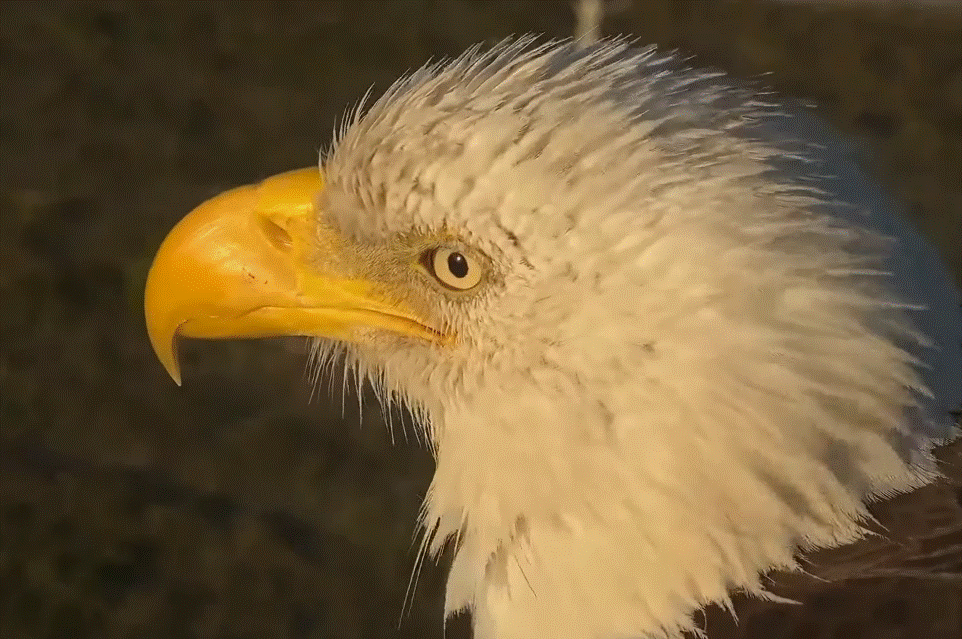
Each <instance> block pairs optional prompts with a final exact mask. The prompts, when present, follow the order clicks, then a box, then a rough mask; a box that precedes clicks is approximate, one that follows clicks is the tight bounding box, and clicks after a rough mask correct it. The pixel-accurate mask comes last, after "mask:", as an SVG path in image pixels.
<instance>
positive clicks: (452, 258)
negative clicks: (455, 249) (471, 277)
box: [448, 253, 468, 279]
mask: <svg viewBox="0 0 962 639" xmlns="http://www.w3.org/2000/svg"><path fill="white" fill-rule="evenodd" d="M448 270H449V271H451V275H453V276H455V277H457V278H459V279H460V278H462V277H465V276H466V275H467V274H468V260H466V259H465V257H464V256H463V255H461V254H460V253H451V254H450V255H448Z"/></svg>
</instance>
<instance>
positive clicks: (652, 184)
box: [145, 39, 962, 639]
mask: <svg viewBox="0 0 962 639" xmlns="http://www.w3.org/2000/svg"><path fill="white" fill-rule="evenodd" d="M145 308H146V314H147V323H148V329H149V336H150V339H151V342H152V344H153V347H154V349H155V350H156V352H157V353H158V355H159V357H160V359H161V361H162V362H163V364H164V365H165V366H166V368H167V370H168V371H169V372H170V374H171V375H172V376H173V377H174V379H175V380H176V381H177V382H178V383H179V382H180V371H179V368H178V364H177V357H176V344H175V340H176V339H177V338H178V337H195V338H231V337H259V336H276V335H304V336H313V337H315V338H316V340H317V341H316V348H317V349H318V358H319V359H321V360H324V359H326V358H331V357H335V356H343V357H345V358H347V361H348V362H349V363H350V365H351V366H352V367H353V368H354V369H355V370H357V371H358V373H359V374H360V375H362V376H363V377H365V378H367V379H369V380H371V382H372V383H373V385H374V387H375V389H376V390H377V391H378V392H379V393H380V394H381V395H382V396H385V397H394V398H400V399H401V400H402V401H403V402H405V403H406V404H407V405H408V406H409V407H410V408H411V410H412V411H413V412H414V414H415V415H416V416H417V417H418V418H419V424H420V427H421V428H423V429H424V431H425V434H426V437H427V440H428V441H429V442H430V444H431V446H432V449H433V452H434V454H435V456H436V461H437V469H436V473H435V475H434V478H433V481H432V483H431V486H430V490H429V493H428V495H427V497H426V500H425V503H424V507H423V521H422V524H423V528H424V531H425V534H424V548H423V549H424V551H426V552H435V553H436V552H438V551H439V550H440V549H441V548H442V546H443V545H444V544H445V543H446V542H448V541H450V542H452V543H454V544H455V545H456V552H455V555H454V559H453V563H452V565H451V568H450V575H449V577H448V581H447V590H446V605H445V608H446V612H447V613H452V612H455V611H459V610H463V609H469V610H470V611H471V612H472V618H473V624H474V635H475V637H476V638H477V639H543V638H545V637H553V638H557V639H609V638H610V639H615V638H624V637H642V638H676V637H679V636H681V635H682V634H683V633H685V632H687V631H690V630H692V629H693V628H694V626H695V621H694V619H693V615H694V613H695V612H696V611H698V610H699V609H701V608H703V607H704V606H706V605H708V604H711V603H716V604H720V605H722V606H724V605H726V604H727V603H728V602H729V601H730V599H731V597H732V595H733V593H739V592H741V593H748V594H749V595H753V596H757V597H772V596H774V595H773V594H772V592H771V591H770V590H769V589H768V588H767V581H766V575H769V574H771V573H772V572H773V571H786V572H792V571H800V570H802V569H803V568H804V566H802V565H801V564H800V563H799V557H800V556H801V555H802V554H803V553H806V552H809V551H813V550H815V549H819V548H830V547H840V546H846V545H849V544H853V543H855V542H858V541H859V540H861V539H863V538H865V537H866V536H867V535H869V534H870V522H871V518H870V516H869V510H868V506H869V504H870V503H871V502H872V501H874V500H878V499H880V498H886V497H891V496H893V495H896V494H899V493H906V492H908V491H913V490H916V489H919V488H920V487H923V486H926V485H927V484H931V483H932V482H934V481H937V480H938V477H939V473H940V469H939V467H938V465H937V464H936V463H935V462H934V461H933V455H932V451H933V450H934V448H935V447H936V446H938V445H940V444H943V443H946V442H948V441H950V440H951V439H952V437H953V436H954V430H953V424H952V420H951V418H950V412H951V411H952V410H954V409H956V408H957V407H958V405H959V403H960V395H962V353H960V342H962V319H960V312H959V294H958V291H957V290H956V288H955V286H954V284H953V283H952V282H951V280H950V278H949V276H948V275H947V273H946V271H945V269H944V267H943V266H942V265H941V263H940V261H939V259H938V257H937V255H936V254H935V252H934V250H933V249H932V248H930V247H929V246H928V245H927V244H926V243H925V242H924V241H923V240H922V239H921V237H920V236H919V235H918V234H917V233H916V232H915V231H914V230H913V229H912V227H911V226H910V224H909V223H908V222H907V221H906V220H905V219H903V218H902V217H900V216H899V214H898V212H897V208H896V207H895V205H894V204H893V203H892V202H891V201H890V200H889V199H887V198H886V197H885V196H884V194H883V193H882V192H881V191H880V190H879V189H878V187H876V186H874V185H873V184H872V183H871V182H870V181H869V180H868V179H867V178H866V177H865V176H864V175H863V174H862V173H860V172H859V170H858V168H857V167H856V164H855V163H854V162H853V161H852V159H851V157H850V156H849V154H848V153H847V152H846V151H845V149H844V148H843V147H842V146H841V145H840V143H839V142H838V140H837V138H836V137H835V136H834V135H833V134H831V132H829V131H828V130H827V129H826V127H825V126H824V125H822V124H821V123H820V122H819V121H818V120H816V119H815V118H814V117H813V116H812V115H811V114H809V113H807V112H806V111H804V110H798V109H789V108H787V107H780V106H778V105H776V104H772V103H770V102H769V100H768V99H767V98H766V97H765V95H764V94H762V93H760V92H759V91H757V90H755V89H754V88H752V87H746V86H744V85H742V84H740V83H738V82H736V81H734V80H732V79H729V78H726V77H725V76H724V75H723V74H720V73H716V72H708V71H698V70H691V69H688V68H686V67H684V65H683V64H682V63H681V62H680V61H679V60H678V59H677V58H675V57H673V56H672V55H664V54H661V53H659V52H657V51H656V50H654V49H634V48H632V47H630V46H629V45H628V44H626V43H625V42H621V41H606V42H601V43H599V44H597V45H593V46H590V47H587V48H579V47H577V46H575V45H574V44H573V43H570V42H561V43H546V44H538V43H535V42H532V41H531V40H529V39H517V40H511V41H507V42H504V43H502V44H500V45H498V46H495V47H494V48H492V49H490V50H487V51H482V50H480V49H477V48H476V49H472V50H471V51H469V52H467V53H466V54H464V55H463V56H461V57H459V58H457V59H455V60H453V61H448V62H443V63H438V64H431V65H428V66H426V67H424V68H422V69H420V70H419V71H416V72H414V73H413V74H411V75H409V76H408V77H405V78H403V79H401V80H399V81H398V82H396V83H395V84H394V85H393V86H392V87H390V88H389V89H388V90H387V92H386V93H385V94H384V95H383V96H382V97H381V98H380V99H378V100H377V101H376V102H374V103H373V104H372V105H371V106H370V108H367V109H363V108H358V109H356V110H355V111H354V112H352V113H350V114H349V116H348V117H347V119H346V121H345V124H344V126H343V127H342V129H341V130H340V132H339V134H338V135H337V136H336V139H335V142H334V143H333V144H332V146H331V148H330V149H329V150H328V151H327V152H326V153H325V154H324V155H323V157H322V158H321V161H320V166H319V167H314V168H309V169H303V170H299V171H293V172H290V173H286V174H282V175H280V176H276V177H273V178H270V179H268V180H265V181H263V182H261V183H260V184H257V185H253V186H246V187H241V188H238V189H234V190H232V191H229V192H227V193H224V194H222V195H220V196H217V197H216V198H214V199H213V200H211V201H209V202H207V203H205V204H203V205H201V206H200V207H199V208H197V209H196V210H195V211H193V212H192V213H190V214H189V215H188V216H187V217H186V218H184V220H183V221H181V222H180V223H179V224H178V225H177V226H176V227H175V228H174V229H173V230H172V231H171V233H170V235H169V236H168V237H167V238H166V240H165V241H164V242H163V244H162V246H161V247H160V249H159V251H158V254H157V256H156V259H155V261H154V263H153V265H152V267H151V270H150V274H149V277H148V281H147V286H146V292H145Z"/></svg>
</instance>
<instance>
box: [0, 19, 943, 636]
mask: <svg viewBox="0 0 962 639" xmlns="http://www.w3.org/2000/svg"><path fill="white" fill-rule="evenodd" d="M875 4H876V3H873V2H862V3H852V2H849V3H843V6H837V5H834V4H831V3H815V4H812V3H806V2H793V3H785V4H780V3H774V2H720V1H718V2H710V1H696V0H692V1H687V0H681V1H677V2H666V1H662V2H656V1H650V2H649V1H646V0H634V1H633V2H629V1H627V0H622V1H616V2H613V3H612V5H613V8H614V9H616V10H617V11H616V12H614V13H612V14H611V15H609V16H608V17H607V19H606V20H605V22H604V25H603V30H604V32H605V33H606V34H618V33H626V34H632V35H634V36H636V37H637V38H638V39H639V41H640V42H641V43H658V44H660V45H663V46H665V47H669V48H676V47H677V48H681V49H683V50H685V51H687V52H689V53H691V54H694V55H695V56H696V57H695V60H694V62H695V63H696V64H709V65H716V66H720V67H722V68H724V69H726V70H728V71H730V72H732V73H734V74H736V75H739V76H741V77H749V78H758V77H761V79H762V80H763V81H764V82H765V83H767V84H769V85H771V86H772V87H774V88H776V89H778V90H779V91H782V92H784V93H787V94H790V95H794V96H799V97H804V98H811V99H815V100H817V101H818V102H819V103H820V104H821V106H822V110H823V112H824V114H825V116H826V117H827V118H829V119H830V120H832V121H833V122H835V123H836V124H837V125H838V126H839V127H840V128H841V129H842V130H844V131H846V132H847V133H849V134H851V135H853V136H856V138H858V139H859V140H861V141H862V142H863V143H864V144H863V147H864V149H865V151H866V158H867V161H868V163H869V166H870V168H871V170H872V171H874V172H876V174H877V175H879V176H880V178H881V179H882V180H884V181H885V183H886V184H887V185H889V187H890V188H891V189H892V190H893V191H894V192H895V193H897V194H898V195H899V197H900V198H901V199H902V200H903V202H904V204H905V207H906V209H907V210H908V211H909V212H910V213H911V214H912V216H914V217H915V219H916V220H917V221H918V224H919V225H920V227H921V228H922V229H923V231H925V232H926V233H927V234H928V235H929V236H930V237H931V238H932V239H933V241H934V242H935V243H936V244H937V245H938V246H939V247H940V248H941V249H942V250H943V254H944V255H945V258H946V261H947V263H949V264H950V265H951V268H952V269H953V272H954V273H955V275H956V277H957V278H958V279H959V280H960V281H962V267H960V260H962V257H960V246H962V6H960V5H958V4H956V5H950V6H948V7H944V6H943V7H941V8H938V7H935V8H933V7H921V6H918V5H912V6H894V5H887V6H886V7H882V8H879V7H877V6H873V5H875ZM883 4H884V3H883ZM896 4H898V3H896ZM903 4H904V3H903ZM573 28H574V17H573V13H572V11H571V7H570V6H569V3H568V2H567V1H564V0H557V1H555V0H507V1H484V0H479V1H471V0H405V1H394V0H380V1H353V0H331V1H327V2H305V3H290V2H287V3H266V2H265V3H259V2H258V3H253V2H251V3H247V2H233V3H226V2H225V3H208V2H189V3H186V2H185V3H148V2H129V3H64V4H58V3H49V2H30V3H22V2H3V3H0V637H3V638H4V639H6V638H15V639H21V638H23V639H34V638H37V639H39V638H51V639H52V638H55V637H56V638H65V639H66V638H77V639H82V638H87V637H109V638H141V637H142V638H158V639H168V638H170V639H175V638H176V639H188V638H195V637H196V638H204V639H208V638H211V639H213V638H218V639H228V638H232V639H233V638H236V639H240V638H248V637H249V638H252V639H259V638H268V639H273V638H282V637H291V638H301V637H321V638H325V639H328V638H329V639H354V638H377V637H400V638H414V637H417V638H422V637H423V638H432V637H441V636H442V632H443V627H442V619H441V593H442V590H443V576H444V572H445V568H446V567H445V566H444V565H443V564H444V562H442V566H440V567H437V566H433V565H430V564H429V565H427V566H426V567H425V568H424V570H423V572H422V575H421V578H420V581H419V583H418V584H417V587H416V588H415V589H414V590H413V598H412V599H411V600H410V601H409V602H408V603H409V605H408V606H407V607H405V593H406V591H407V589H408V583H409V576H410V572H411V569H412V566H413V564H414V548H413V539H414V535H415V518H416V513H417V509H418V505H419V503H420V500H421V498H422V496H423V494H424V491H425V488H426V486H427V484H428V481H429V478H430V474H431V470H432V464H431V459H430V457H429V455H428V454H427V453H426V452H425V451H424V450H422V449H421V448H419V447H418V446H417V445H416V444H415V443H414V442H407V441H404V439H403V437H402V438H399V440H398V441H396V442H393V443H392V441H391V439H390V437H389V434H388V432H387V429H386V428H384V427H383V423H382V418H381V415H380V411H379V409H378V408H377V407H376V406H375V404H374V402H373V401H367V402H366V403H365V406H364V409H363V414H359V409H358V402H357V398H356V396H355V395H353V394H352V393H351V391H350V390H348V391H346V392H342V390H341V387H340V381H339V380H334V384H333V385H334V390H333V391H332V392H327V385H326V384H325V385H323V386H322V389H321V392H319V393H315V394H314V395H313V397H312V393H311V385H310V383H309V381H308V380H307V379H306V378H305V374H304V370H305V357H304V353H303V345H302V344H300V343H299V342H292V341H283V340H278V341H269V342H257V343H255V342H240V343H204V344H193V343H188V344H186V348H184V350H183V361H184V369H185V370H184V378H185V382H186V383H185V385H184V387H183V388H177V387H175V386H174V384H173V383H172V382H171V380H170V379H169V378H168V377H167V375H166V373H165V372H164V371H163V369H162V368H161V366H160V364H159V363H158V362H157V361H156V360H155V358H154V356H153V353H152V352H151V350H150V346H149V344H148V341H147V337H146V334H145V329H144V321H143V312H142V291H143V283H144V278H145V276H146V269H147V267H148V265H149V261H150V259H151V256H152V254H153V252H154V251H155V249H156V247H157V246H158V244H159V242H160V240H161V239H162V238H163V236H164V234H165V233H166V232H167V231H168V230H169V229H170V228H171V226H173V224H174V223H175V222H176V221H177V220H178V219H179V218H180V217H181V216H182V215H184V214H185V213H186V212H187V211H188V210H189V209H191V208H192V207H193V206H194V205H195V204H197V203H199V202H200V201H202V200H204V199H205V198H207V197H209V196H211V195H213V194H215V193H216V192H218V191H220V190H223V189H225V188H228V187H231V186H234V185H238V184H242V183H247V182H250V181H253V180H257V179H259V178H262V177H266V176H268V175H271V174H274V173H276V172H279V171H282V170H286V169H289V168H293V167H299V166H306V165H310V164H312V163H314V162H315V161H316V157H317V151H318V149H319V148H321V147H323V146H324V145H325V144H326V143H327V141H328V140H329V136H330V133H331V131H332V130H333V129H334V127H335V125H337V124H338V122H339V117H340V114H341V113H342V112H343V111H344V110H345V108H347V107H349V106H351V105H352V104H354V103H355V102H356V101H357V100H358V99H359V98H360V97H361V95H362V94H363V93H364V92H365V91H366V90H367V89H368V88H369V87H371V86H372V85H373V86H374V93H375V94H377V93H379V92H380V91H381V90H383V89H384V88H385V87H386V86H387V85H388V84H389V83H390V82H391V81H392V80H393V79H395V78H396V77H397V76H398V75H400V74H401V73H403V72H404V71H406V70H410V69H413V68H415V67H417V66H419V65H421V64H422V63H424V62H425V61H427V60H428V59H429V58H432V57H435V58H436V57H438V56H444V55H455V54H457V53H460V52H461V51H462V50H463V49H464V48H466V47H467V46H468V45H470V44H472V43H474V42H477V41H488V42H493V41H496V40H498V39H500V38H502V37H504V36H507V35H510V34H517V33H526V32H535V33H544V34H547V35H549V36H554V37H566V36H569V35H570V34H571V33H572V30H573ZM767 72H770V73H771V74H770V75H765V76H761V74H763V73H767ZM368 400H370V398H368ZM960 624H962V591H960V588H959V586H957V585H956V586H952V585H947V584H940V583H936V582H920V581H886V582H880V581H874V582H862V583H857V584H849V585H846V586H844V587H840V588H837V589H835V590H832V591H829V592H827V593H825V594H822V595H820V596H819V597H817V598H816V599H815V600H813V601H810V602H808V605H807V606H805V607H804V608H799V607H791V606H782V607H778V608H775V609H770V610H767V611H766V612H765V613H764V614H761V615H756V616H751V615H749V616H746V617H744V618H743V619H742V624H741V630H740V631H739V632H742V633H743V635H744V636H745V637H754V638H765V639H769V638H771V639H778V638H788V637H792V638H796V639H810V638H811V639H843V638H844V639H858V638H861V639H958V637H960V636H962V625H960ZM466 628H467V624H466V623H465V620H458V621H455V622H454V623H450V624H448V626H447V636H448V637H452V638H457V637H466V636H468V633H467V630H466ZM728 636H729V635H727V634H726V635H725V637H728Z"/></svg>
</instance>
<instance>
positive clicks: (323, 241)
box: [144, 168, 442, 384]
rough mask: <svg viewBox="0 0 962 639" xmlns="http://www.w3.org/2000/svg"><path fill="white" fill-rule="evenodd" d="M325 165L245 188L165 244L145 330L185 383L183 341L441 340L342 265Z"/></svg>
mask: <svg viewBox="0 0 962 639" xmlns="http://www.w3.org/2000/svg"><path fill="white" fill-rule="evenodd" d="M322 188H323V179H322V177H321V175H320V172H319V171H318V169H317V168H310V169H300V170H297V171H291V172H289V173H282V174H280V175H277V176H274V177H272V178H268V179H267V180H265V181H263V182H261V183H260V184H255V185H250V186H242V187H239V188H236V189H232V190H230V191H227V192H225V193H222V194H220V195H218V196H216V197H214V198H213V199H211V200H209V201H207V202H205V203H203V204H201V205H200V206H199V207H197V208H196V209H194V210H193V211H192V212H191V213H190V214H188V215H187V217H185V218H184V219H183V220H181V221H180V222H179V223H178V224H177V226H175V227H174V229H173V230H172V231H171V232H170V234H169V235H168V236H167V237H166V238H165V239H164V241H163V243H162V244H161V246H160V249H159V250H158V251H157V255H156V257H155V258H154V262H153V264H152V265H151V267H150V273H149V274H148V275H147V287H146V290H145V292H144V310H145V312H146V316H147V333H148V335H149V336H150V342H151V345H152V346H153V347H154V351H155V352H156V353H157V357H158V358H160V361H161V363H162V364H163V365H164V367H165V368H166V369H167V372H168V373H170V376H171V377H172V378H173V379H174V381H175V382H176V383H177V384H180V366H179V364H178V360H177V338H178V337H179V336H183V337H197V338H207V339H224V338H244V337H248V338H250V337H271V336H281V335H305V336H322V337H329V338H333V339H340V340H347V341H356V340H357V339H360V337H361V336H362V335H363V334H364V332H365V331H364V329H371V328H374V329H380V330H388V331H392V332H395V333H399V334H402V335H409V336H413V337H417V338H421V339H425V340H429V341H435V342H439V341H442V337H441V335H440V334H439V333H437V332H436V331H434V330H432V329H431V328H430V327H428V326H427V325H425V324H424V323H422V322H421V321H419V319H418V318H417V316H416V315H415V314H414V313H412V312H411V311H410V310H409V309H406V308H404V307H402V306H401V305H399V304H398V303H396V302H393V301H391V300H388V299H386V297H385V296H384V295H379V294H377V293H376V290H377V286H376V285H375V284H374V283H373V282H371V281H368V280H366V279H363V278H360V277H357V276H353V275H352V274H351V273H350V269H349V268H348V267H347V265H346V264H344V261H343V258H342V256H343V255H344V254H345V252H344V251H345V246H344V243H343V240H342V239H341V238H340V237H339V236H338V235H337V234H336V233H335V232H334V231H333V230H332V229H330V228H327V227H325V226H322V225H321V224H319V223H318V215H317V210H316V202H317V201H318V195H319V194H320V192H321V189H322Z"/></svg>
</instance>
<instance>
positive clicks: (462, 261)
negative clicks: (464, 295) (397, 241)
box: [421, 246, 482, 291]
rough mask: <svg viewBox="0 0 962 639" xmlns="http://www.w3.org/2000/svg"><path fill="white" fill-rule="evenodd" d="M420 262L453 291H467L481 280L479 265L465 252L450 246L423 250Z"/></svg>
mask: <svg viewBox="0 0 962 639" xmlns="http://www.w3.org/2000/svg"><path fill="white" fill-rule="evenodd" d="M421 263H422V264H423V265H424V267H425V269H427V271H428V273H430V274H431V275H432V276H433V277H434V279H436V280H437V281H438V282H439V283H440V284H441V285H442V286H444V287H445V288H448V289H451V290H453V291H468V290H471V289H472V288H474V287H475V286H477V285H478V282H480V281H481V275H482V272H481V265H480V264H479V263H478V261H477V260H475V259H473V258H472V257H471V256H470V255H468V254H467V253H466V252H464V251H462V250H460V249H457V248H451V247H443V246H442V247H437V248H433V249H430V250H428V251H425V253H424V254H423V256H422V260H421Z"/></svg>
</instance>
